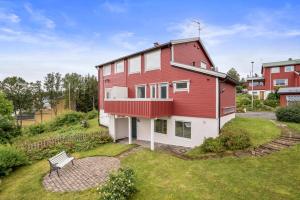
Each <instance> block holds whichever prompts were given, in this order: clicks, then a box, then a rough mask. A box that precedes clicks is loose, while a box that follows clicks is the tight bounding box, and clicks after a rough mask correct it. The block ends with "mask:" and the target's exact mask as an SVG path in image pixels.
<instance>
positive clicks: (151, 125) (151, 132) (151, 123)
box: [150, 119, 154, 151]
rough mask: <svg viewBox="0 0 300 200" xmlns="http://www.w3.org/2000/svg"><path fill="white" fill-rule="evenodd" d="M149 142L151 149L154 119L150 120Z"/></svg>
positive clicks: (152, 146)
mask: <svg viewBox="0 0 300 200" xmlns="http://www.w3.org/2000/svg"><path fill="white" fill-rule="evenodd" d="M150 143H151V145H150V146H151V147H150V148H151V150H152V151H153V150H154V119H151V120H150Z"/></svg>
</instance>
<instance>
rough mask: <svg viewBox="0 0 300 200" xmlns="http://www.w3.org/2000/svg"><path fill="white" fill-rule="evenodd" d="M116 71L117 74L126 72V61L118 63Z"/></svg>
mask: <svg viewBox="0 0 300 200" xmlns="http://www.w3.org/2000/svg"><path fill="white" fill-rule="evenodd" d="M115 70H116V73H121V72H124V60H122V61H120V62H117V63H116V64H115Z"/></svg>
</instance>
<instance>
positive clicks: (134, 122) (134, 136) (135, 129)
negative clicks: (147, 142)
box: [131, 117, 137, 139]
mask: <svg viewBox="0 0 300 200" xmlns="http://www.w3.org/2000/svg"><path fill="white" fill-rule="evenodd" d="M136 131H137V128H136V117H133V118H132V119H131V135H132V138H133V139H136Z"/></svg>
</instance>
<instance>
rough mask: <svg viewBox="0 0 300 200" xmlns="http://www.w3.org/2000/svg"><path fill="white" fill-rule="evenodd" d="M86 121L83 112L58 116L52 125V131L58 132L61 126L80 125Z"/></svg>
mask: <svg viewBox="0 0 300 200" xmlns="http://www.w3.org/2000/svg"><path fill="white" fill-rule="evenodd" d="M83 119H84V114H83V113H81V112H67V113H64V114H62V115H59V116H57V117H56V118H55V119H54V120H53V121H52V122H51V123H50V129H51V130H57V129H58V128H60V127H61V126H64V125H71V124H76V123H79V122H80V121H81V120H83Z"/></svg>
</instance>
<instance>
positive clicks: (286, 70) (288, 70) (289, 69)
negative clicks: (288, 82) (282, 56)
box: [284, 66, 294, 72]
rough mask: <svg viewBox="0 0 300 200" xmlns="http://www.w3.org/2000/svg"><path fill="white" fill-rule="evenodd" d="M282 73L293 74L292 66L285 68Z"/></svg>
mask: <svg viewBox="0 0 300 200" xmlns="http://www.w3.org/2000/svg"><path fill="white" fill-rule="evenodd" d="M284 71H285V72H293V71H294V66H285V68H284Z"/></svg>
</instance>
